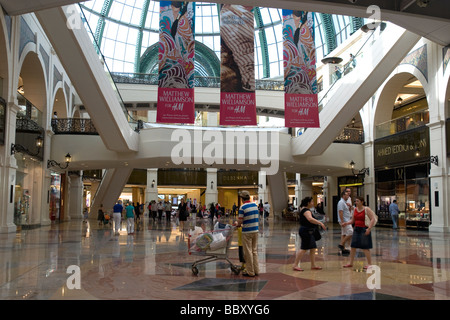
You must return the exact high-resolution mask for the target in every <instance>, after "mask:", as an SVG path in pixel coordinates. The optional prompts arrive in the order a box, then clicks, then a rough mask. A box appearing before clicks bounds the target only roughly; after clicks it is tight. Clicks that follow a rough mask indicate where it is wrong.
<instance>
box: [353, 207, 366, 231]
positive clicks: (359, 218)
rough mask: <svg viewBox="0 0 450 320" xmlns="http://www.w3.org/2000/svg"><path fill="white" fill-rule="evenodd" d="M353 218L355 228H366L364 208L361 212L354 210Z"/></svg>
mask: <svg viewBox="0 0 450 320" xmlns="http://www.w3.org/2000/svg"><path fill="white" fill-rule="evenodd" d="M353 217H354V218H355V227H361V228H365V227H366V208H364V209H363V210H362V211H358V208H355V211H354V212H353Z"/></svg>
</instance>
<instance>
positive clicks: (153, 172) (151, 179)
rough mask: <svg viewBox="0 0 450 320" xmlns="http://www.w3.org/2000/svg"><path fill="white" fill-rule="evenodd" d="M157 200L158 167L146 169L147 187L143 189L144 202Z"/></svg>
mask: <svg viewBox="0 0 450 320" xmlns="http://www.w3.org/2000/svg"><path fill="white" fill-rule="evenodd" d="M152 200H155V201H158V169H147V188H146V189H145V202H146V203H147V205H148V202H150V201H152Z"/></svg>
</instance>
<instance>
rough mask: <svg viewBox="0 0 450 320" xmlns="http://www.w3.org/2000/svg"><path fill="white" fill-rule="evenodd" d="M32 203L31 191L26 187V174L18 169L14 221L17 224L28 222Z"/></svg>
mask: <svg viewBox="0 0 450 320" xmlns="http://www.w3.org/2000/svg"><path fill="white" fill-rule="evenodd" d="M30 205H31V192H30V190H29V189H28V188H26V187H25V174H24V173H23V172H20V171H17V173H16V186H15V191H14V223H15V224H16V225H17V226H21V225H24V224H28V222H29V214H30Z"/></svg>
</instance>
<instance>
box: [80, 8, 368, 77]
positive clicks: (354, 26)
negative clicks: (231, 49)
mask: <svg viewBox="0 0 450 320" xmlns="http://www.w3.org/2000/svg"><path fill="white" fill-rule="evenodd" d="M114 1H115V0H104V3H103V5H102V8H101V10H100V12H96V11H95V10H92V9H90V8H88V7H86V6H85V5H84V4H83V3H80V7H81V8H82V10H83V11H84V10H86V11H88V12H90V13H91V14H94V15H97V16H98V22H97V25H96V26H91V29H92V30H95V32H94V38H95V40H96V42H97V44H98V47H99V48H101V43H102V40H103V37H104V32H105V24H106V21H107V20H109V21H111V22H114V23H117V24H119V25H122V26H126V27H132V28H136V29H138V37H137V41H136V49H135V58H134V71H135V72H136V73H142V72H148V70H155V66H150V65H149V64H148V63H149V61H148V59H149V57H148V54H149V53H150V52H152V53H153V52H154V50H150V51H149V49H150V48H151V47H149V48H147V50H146V51H145V52H144V53H143V54H142V55H141V52H142V39H143V36H144V34H143V31H144V30H147V31H150V32H154V33H157V32H159V30H153V29H149V28H146V27H145V23H146V19H147V15H148V9H149V5H150V0H146V1H144V5H143V8H142V11H141V17H140V21H139V23H138V24H131V23H124V22H123V21H120V20H118V19H114V18H112V17H110V16H109V14H110V11H111V7H112V5H113V3H114ZM215 7H216V9H217V14H218V11H219V5H217V6H215ZM254 15H255V21H256V29H255V33H256V36H257V37H259V42H260V45H261V47H260V50H261V57H262V66H263V78H270V77H271V76H273V75H271V74H270V67H269V63H270V62H269V50H268V43H267V37H266V28H267V27H268V26H272V25H274V23H273V22H272V21H271V22H270V23H269V24H268V23H267V22H266V21H263V18H262V15H261V11H260V8H259V7H255V10H254ZM315 19H316V23H318V24H319V26H320V28H319V34H318V35H316V36H318V37H320V41H321V42H322V43H323V56H326V55H328V54H329V53H330V52H331V51H333V50H334V49H335V48H336V47H337V46H338V41H337V39H336V38H337V33H338V32H340V31H341V30H342V28H346V27H347V26H336V25H335V22H334V20H333V18H332V15H331V14H326V13H318V14H315ZM281 23H282V21H278V22H277V24H281ZM349 24H350V28H351V32H350V34H352V33H354V32H356V31H357V30H358V29H359V28H360V27H361V26H362V25H364V19H363V18H360V17H349ZM350 34H349V35H350ZM349 35H347V36H349ZM204 51H205V50H203V51H202V55H201V56H199V57H198V58H199V59H201V60H202V61H203V63H204V62H205V58H206V57H208V55H207V54H206V52H204ZM278 55H279V56H281V57H282V53H281V54H280V53H278ZM209 57H211V56H210V55H209ZM212 58H213V57H212ZM152 60H153V61H154V63H155V64H156V63H157V60H154V59H152ZM214 60H217V59H212V61H210V62H209V63H208V65H210V68H209V71H213V70H214V71H216V70H217V69H218V68H219V66H214V67H211V66H212V65H213V64H216V63H217V61H218V60H217V61H214ZM141 63H144V64H145V66H141ZM202 65H204V64H202ZM199 74H201V75H203V76H212V77H214V76H217V73H216V72H214V73H209V74H208V75H205V74H204V73H203V72H199Z"/></svg>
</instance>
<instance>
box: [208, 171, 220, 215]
mask: <svg viewBox="0 0 450 320" xmlns="http://www.w3.org/2000/svg"><path fill="white" fill-rule="evenodd" d="M217 201H218V191H217V169H216V168H207V169H206V192H205V205H206V207H207V208H208V205H209V204H210V203H211V202H214V203H217Z"/></svg>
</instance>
